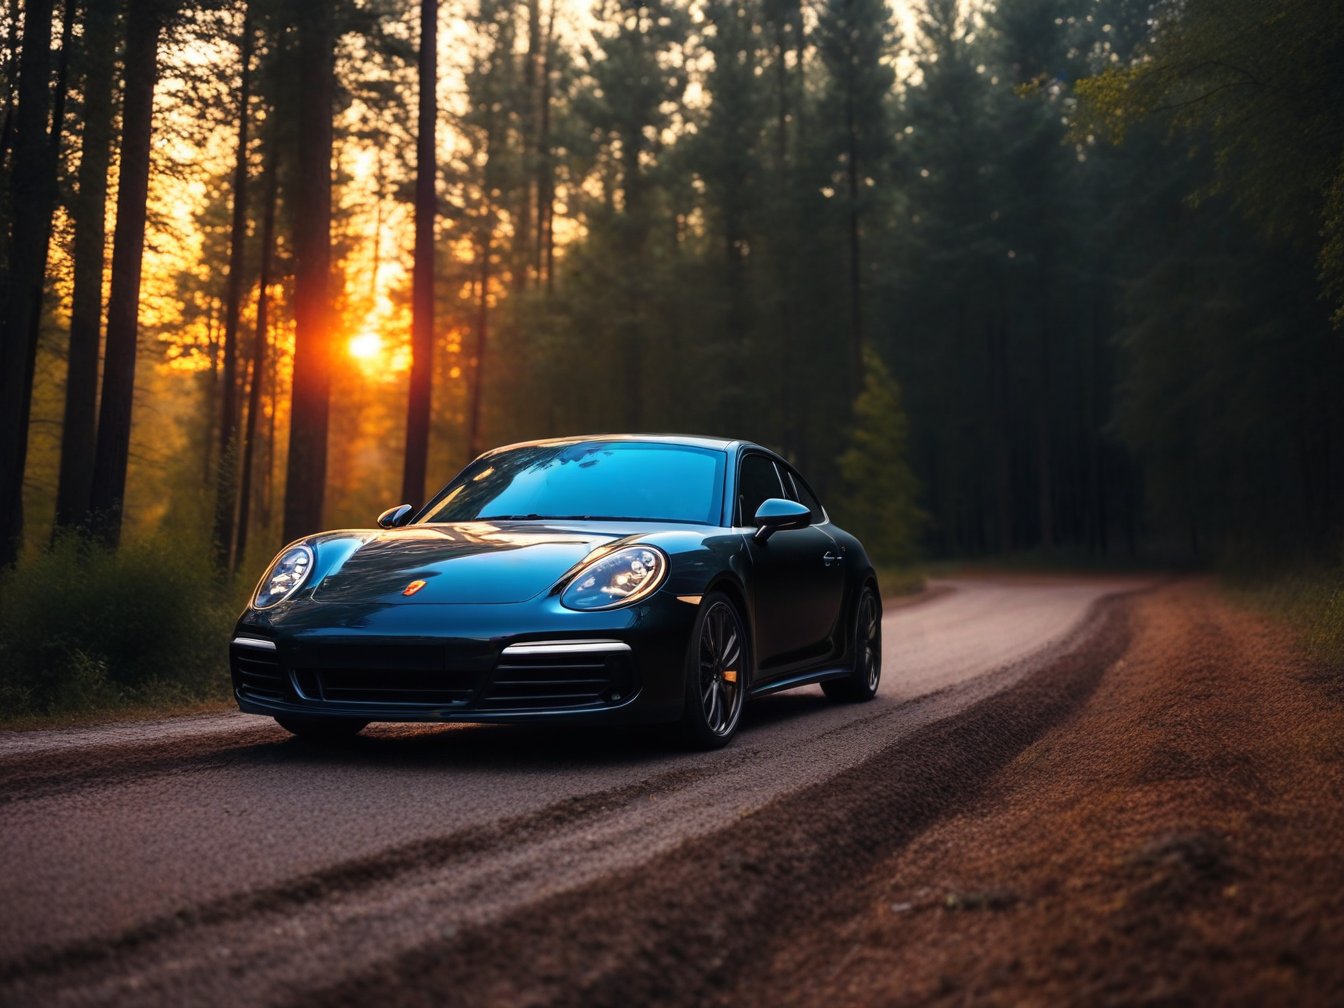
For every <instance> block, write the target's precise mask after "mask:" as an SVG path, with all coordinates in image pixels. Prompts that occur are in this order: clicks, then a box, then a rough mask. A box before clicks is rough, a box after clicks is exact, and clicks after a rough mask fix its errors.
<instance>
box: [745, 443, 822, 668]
mask: <svg viewBox="0 0 1344 1008" xmlns="http://www.w3.org/2000/svg"><path fill="white" fill-rule="evenodd" d="M785 479H786V478H782V477H781V474H780V471H779V469H778V467H777V465H776V463H775V461H774V460H773V459H771V458H770V457H769V456H767V455H763V454H760V453H758V452H753V453H749V454H745V455H743V457H742V458H741V460H740V461H739V464H738V479H737V484H736V485H737V495H736V496H737V500H736V509H737V521H736V524H738V525H739V526H750V525H752V524H753V522H752V517H753V516H754V515H755V513H756V509H757V508H758V507H760V505H761V502H762V501H765V500H767V499H769V498H771V497H782V498H785V499H794V497H795V495H794V494H793V493H791V492H790V489H791V488H789V489H786V486H787V484H786V482H785ZM747 549H748V551H749V553H750V556H751V584H750V586H749V587H750V590H751V592H752V596H753V610H754V613H755V620H756V668H757V678H758V681H761V682H765V681H768V680H770V679H775V678H779V677H780V676H785V675H788V674H789V673H790V672H792V671H794V670H796V669H797V668H799V667H801V666H805V665H807V664H808V663H810V662H813V661H816V660H817V659H819V658H822V657H824V656H825V655H826V654H828V653H829V652H830V651H831V642H830V636H831V630H832V628H833V627H834V624H835V611H836V606H837V605H838V603H834V602H833V599H835V598H837V597H838V596H839V594H840V592H841V591H842V590H843V580H844V573H843V566H842V563H841V560H840V557H839V550H838V548H837V547H836V544H835V541H834V540H833V539H831V537H830V536H829V535H827V534H826V532H825V531H824V529H822V528H818V527H815V526H809V527H807V528H801V529H787V530H784V531H780V532H776V533H775V534H774V535H772V536H770V538H769V539H768V540H766V541H765V542H761V541H760V540H758V539H756V538H755V537H750V538H748V540H747Z"/></svg>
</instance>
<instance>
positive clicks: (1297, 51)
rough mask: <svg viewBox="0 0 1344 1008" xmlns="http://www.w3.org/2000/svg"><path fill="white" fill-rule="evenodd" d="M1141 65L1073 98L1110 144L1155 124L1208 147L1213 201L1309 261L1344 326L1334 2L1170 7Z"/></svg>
mask: <svg viewBox="0 0 1344 1008" xmlns="http://www.w3.org/2000/svg"><path fill="white" fill-rule="evenodd" d="M1155 24H1156V28H1155V29H1154V31H1153V32H1152V34H1151V36H1150V38H1149V40H1148V43H1147V44H1146V45H1145V46H1144V47H1143V48H1144V53H1143V58H1142V59H1141V60H1138V61H1135V62H1134V63H1132V64H1127V65H1122V66H1118V67H1112V68H1110V69H1108V70H1107V71H1105V72H1103V73H1101V74H1098V75H1097V76H1096V77H1095V78H1094V79H1093V80H1092V81H1091V82H1088V83H1087V84H1086V85H1085V86H1084V87H1083V88H1082V89H1081V93H1082V95H1083V97H1084V98H1085V99H1086V102H1087V105H1088V108H1089V110H1090V112H1089V114H1090V116H1091V117H1092V119H1093V120H1094V121H1096V122H1098V123H1100V124H1102V125H1104V126H1106V127H1108V129H1109V132H1111V133H1112V134H1113V135H1119V136H1123V135H1124V133H1125V132H1126V131H1127V130H1128V129H1130V128H1131V127H1132V126H1133V125H1134V124H1136V123H1138V122H1142V121H1144V120H1146V119H1149V118H1151V117H1159V118H1161V119H1163V120H1164V121H1166V122H1167V123H1169V124H1171V125H1173V126H1175V127H1176V128H1177V129H1179V130H1181V131H1183V132H1184V133H1185V134H1186V135H1188V136H1189V137H1190V138H1191V139H1192V140H1193V141H1194V142H1195V143H1196V144H1197V145H1199V146H1201V147H1202V148H1203V149H1205V150H1207V151H1208V153H1209V154H1210V157H1211V161H1212V164H1213V172H1212V174H1211V177H1210V178H1209V180H1208V183H1207V185H1206V186H1204V187H1203V192H1204V193H1219V194H1222V195H1224V196H1225V197H1227V198H1228V199H1229V200H1230V201H1231V203H1232V205H1233V206H1234V207H1235V208H1236V209H1237V210H1238V211H1239V212H1240V213H1241V214H1243V215H1244V216H1245V217H1246V218H1247V219H1248V220H1250V221H1252V222H1254V223H1255V224H1256V225H1257V226H1258V227H1259V228H1260V229H1261V230H1262V231H1263V233H1264V234H1265V235H1266V236H1267V237H1268V238H1269V239H1271V240H1273V241H1278V242H1288V243H1291V244H1294V245H1296V246H1297V247H1298V248H1300V249H1302V250H1304V251H1309V252H1310V254H1312V255H1314V256H1315V257H1316V259H1317V264H1318V269H1319V273H1320V279H1321V282H1322V285H1323V287H1324V289H1325V291H1326V293H1327V295H1328V296H1330V297H1331V300H1332V302H1333V304H1334V306H1335V308H1336V315H1335V321H1336V324H1337V325H1344V228H1341V227H1340V225H1339V201H1338V196H1337V195H1334V196H1332V195H1331V194H1332V193H1334V194H1337V193H1338V190H1339V188H1340V187H1341V186H1344V161H1341V158H1340V155H1341V148H1342V147H1344V144H1341V140H1340V137H1341V134H1344V60H1341V59H1340V57H1339V54H1340V52H1341V51H1342V50H1344V17H1341V16H1340V9H1339V4H1338V2H1337V0H1274V2H1272V3H1265V2H1262V0H1169V2H1167V3H1163V4H1161V5H1159V7H1158V11H1157V17H1156V21H1155Z"/></svg>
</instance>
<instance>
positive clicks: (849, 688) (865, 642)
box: [821, 585, 882, 703]
mask: <svg viewBox="0 0 1344 1008" xmlns="http://www.w3.org/2000/svg"><path fill="white" fill-rule="evenodd" d="M881 678H882V603H881V601H879V599H878V597H877V592H875V591H874V590H873V588H872V586H871V585H864V586H863V591H861V592H860V593H859V604H858V605H857V606H855V607H854V666H853V670H852V671H851V672H850V673H849V675H847V676H845V677H843V678H841V679H829V680H827V681H826V682H824V683H822V684H821V688H822V690H823V691H825V693H826V695H827V696H828V697H830V698H831V699H832V700H843V701H846V702H848V703H855V702H859V701H863V700H871V699H872V698H873V697H875V696H877V684H878V682H879V681H880V680H881Z"/></svg>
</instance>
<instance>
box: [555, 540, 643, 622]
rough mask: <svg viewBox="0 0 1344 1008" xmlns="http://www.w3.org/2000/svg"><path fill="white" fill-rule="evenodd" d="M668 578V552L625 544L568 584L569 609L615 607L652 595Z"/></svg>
mask: <svg viewBox="0 0 1344 1008" xmlns="http://www.w3.org/2000/svg"><path fill="white" fill-rule="evenodd" d="M665 577H667V555H666V554H665V553H663V551H662V550H660V549H657V548H656V547H653V546H626V547H624V548H622V549H618V550H616V551H615V552H614V553H609V554H607V555H606V556H604V557H603V558H602V559H600V560H595V561H593V562H592V563H591V564H589V565H588V566H587V567H585V568H584V569H583V570H581V571H579V573H578V574H577V575H576V576H575V577H574V578H573V579H572V580H571V581H570V582H569V584H568V585H566V586H565V590H564V591H563V592H561V593H560V604H561V605H563V606H565V607H566V608H569V609H614V608H616V607H617V606H623V605H630V604H631V603H632V602H638V601H639V600H640V599H642V598H645V597H647V596H648V595H651V594H652V593H653V592H654V591H656V590H657V588H658V586H659V585H660V584H662V583H663V579H664V578H665Z"/></svg>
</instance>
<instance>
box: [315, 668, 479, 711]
mask: <svg viewBox="0 0 1344 1008" xmlns="http://www.w3.org/2000/svg"><path fill="white" fill-rule="evenodd" d="M298 674H299V675H300V676H303V673H298ZM307 675H309V676H311V678H312V680H313V681H314V685H315V686H316V689H317V694H316V696H315V697H314V699H320V700H330V701H333V702H345V703H371V704H427V705H430V706H435V707H444V706H449V705H452V704H462V703H466V702H467V701H468V700H470V699H471V695H472V693H474V692H475V678H476V677H475V676H474V675H472V674H471V673H470V672H453V671H447V670H443V669H440V670H437V671H433V672H425V671H419V670H415V669H376V668H375V669H310V670H307ZM300 683H301V684H303V679H302V678H300ZM305 692H306V690H305Z"/></svg>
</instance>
